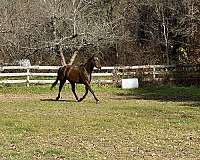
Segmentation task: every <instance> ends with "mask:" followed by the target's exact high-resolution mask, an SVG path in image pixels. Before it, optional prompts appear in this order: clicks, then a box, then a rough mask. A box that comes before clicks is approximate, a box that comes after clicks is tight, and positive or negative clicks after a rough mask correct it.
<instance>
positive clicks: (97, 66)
mask: <svg viewBox="0 0 200 160" xmlns="http://www.w3.org/2000/svg"><path fill="white" fill-rule="evenodd" d="M93 64H94V66H95V67H96V68H97V69H99V70H100V69H101V63H100V59H99V58H98V57H95V56H93Z"/></svg>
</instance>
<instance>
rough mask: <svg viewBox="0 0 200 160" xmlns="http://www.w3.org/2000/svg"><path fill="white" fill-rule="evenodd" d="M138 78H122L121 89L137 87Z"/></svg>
mask: <svg viewBox="0 0 200 160" xmlns="http://www.w3.org/2000/svg"><path fill="white" fill-rule="evenodd" d="M138 87H139V83H138V78H129V79H122V89H131V88H138Z"/></svg>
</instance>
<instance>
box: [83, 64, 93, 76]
mask: <svg viewBox="0 0 200 160" xmlns="http://www.w3.org/2000/svg"><path fill="white" fill-rule="evenodd" d="M84 67H85V69H86V71H87V72H88V73H89V74H91V73H92V71H93V69H94V65H92V64H91V62H89V63H88V62H87V63H85V65H84Z"/></svg>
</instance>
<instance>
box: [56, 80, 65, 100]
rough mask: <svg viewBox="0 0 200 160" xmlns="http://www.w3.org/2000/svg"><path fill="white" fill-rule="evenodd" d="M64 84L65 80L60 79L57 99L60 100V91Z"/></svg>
mask: <svg viewBox="0 0 200 160" xmlns="http://www.w3.org/2000/svg"><path fill="white" fill-rule="evenodd" d="M64 84H65V81H60V85H59V92H58V96H57V97H56V100H59V98H60V92H61V90H62V88H63V86H64Z"/></svg>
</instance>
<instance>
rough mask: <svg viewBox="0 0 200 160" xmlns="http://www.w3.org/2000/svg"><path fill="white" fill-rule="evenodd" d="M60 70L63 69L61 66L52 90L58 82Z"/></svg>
mask: <svg viewBox="0 0 200 160" xmlns="http://www.w3.org/2000/svg"><path fill="white" fill-rule="evenodd" d="M60 70H61V68H59V69H58V72H57V77H56V81H55V82H54V83H53V84H52V85H51V90H52V89H53V88H54V87H55V86H56V84H57V83H58V80H59V73H60Z"/></svg>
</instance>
